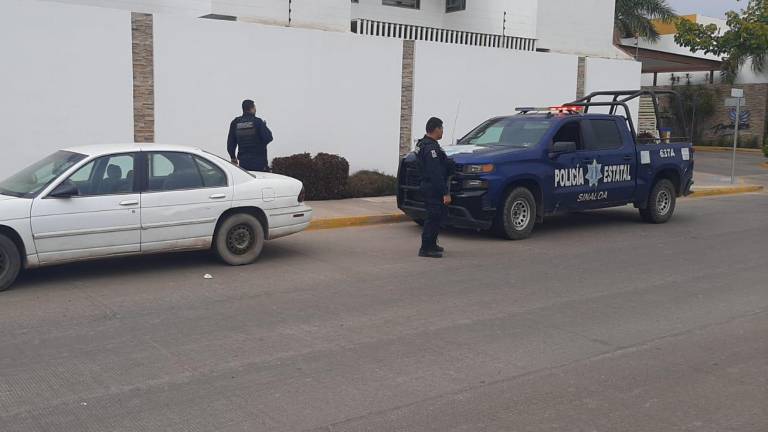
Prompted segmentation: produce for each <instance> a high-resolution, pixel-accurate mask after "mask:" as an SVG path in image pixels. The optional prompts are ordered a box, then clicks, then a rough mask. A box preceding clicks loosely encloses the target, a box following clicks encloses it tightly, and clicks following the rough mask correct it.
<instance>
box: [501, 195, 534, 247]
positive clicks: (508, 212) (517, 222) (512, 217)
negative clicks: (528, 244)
mask: <svg viewBox="0 0 768 432" xmlns="http://www.w3.org/2000/svg"><path fill="white" fill-rule="evenodd" d="M534 225H536V199H535V198H534V197H533V194H532V193H531V191H529V190H528V189H526V188H524V187H518V188H515V189H513V190H512V192H510V193H509V195H507V199H506V201H505V202H504V209H503V210H502V213H501V214H500V215H498V216H497V219H496V231H497V233H498V234H499V235H501V236H502V237H504V238H507V239H510V240H522V239H525V238H528V237H529V236H530V235H531V231H533V226H534Z"/></svg>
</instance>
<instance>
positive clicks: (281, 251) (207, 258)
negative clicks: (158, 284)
mask: <svg viewBox="0 0 768 432" xmlns="http://www.w3.org/2000/svg"><path fill="white" fill-rule="evenodd" d="M300 252H301V251H299V250H297V249H295V248H293V247H291V246H290V245H286V244H281V243H278V242H267V243H266V245H265V246H264V250H263V251H262V254H261V257H259V260H258V261H257V262H256V263H254V264H252V265H250V266H244V268H248V269H249V270H258V267H259V266H261V265H268V264H269V263H271V262H275V261H279V260H281V259H285V258H287V257H290V256H296V255H298V254H299V253H300ZM222 268H223V269H230V268H232V267H230V266H228V265H226V264H224V263H222V262H221V261H219V259H218V258H217V257H216V255H215V254H214V253H213V252H208V251H196V252H177V253H163V254H153V255H139V256H126V257H115V258H104V259H98V260H90V261H81V262H75V263H70V264H60V265H55V266H51V267H42V268H38V269H33V270H29V271H24V272H22V273H21V274H20V275H19V278H18V280H17V281H16V283H15V284H14V285H13V287H11V289H12V290H19V289H31V288H35V287H42V286H45V285H46V284H50V283H55V284H57V285H59V284H62V283H64V284H66V283H68V282H70V283H71V282H84V283H88V282H96V281H99V280H103V279H104V278H108V277H115V278H124V277H131V276H135V277H136V279H137V281H141V280H142V279H144V278H146V277H149V276H157V275H158V273H162V274H171V273H175V272H181V273H185V274H189V273H190V272H194V273H195V274H197V273H199V274H200V275H201V276H202V275H203V274H205V273H214V272H217V270H221V269H222Z"/></svg>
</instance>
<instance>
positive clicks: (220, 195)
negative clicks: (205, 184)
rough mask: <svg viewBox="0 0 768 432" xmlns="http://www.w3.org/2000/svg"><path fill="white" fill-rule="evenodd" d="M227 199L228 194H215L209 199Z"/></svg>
mask: <svg viewBox="0 0 768 432" xmlns="http://www.w3.org/2000/svg"><path fill="white" fill-rule="evenodd" d="M226 197H227V195H226V194H213V195H211V196H209V197H208V198H210V199H224V198H226Z"/></svg>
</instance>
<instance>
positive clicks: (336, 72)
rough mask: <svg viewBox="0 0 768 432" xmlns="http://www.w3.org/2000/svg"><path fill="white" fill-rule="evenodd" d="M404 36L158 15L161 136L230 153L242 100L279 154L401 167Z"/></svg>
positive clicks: (385, 168) (389, 168)
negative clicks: (250, 103) (252, 104)
mask: <svg viewBox="0 0 768 432" xmlns="http://www.w3.org/2000/svg"><path fill="white" fill-rule="evenodd" d="M401 47H402V42H401V41H399V40H390V39H383V38H367V37H361V36H358V35H352V34H343V33H335V32H323V31H316V30H304V29H286V28H280V27H270V26H261V25H257V24H244V23H233V22H220V21H210V20H189V19H181V18H174V17H168V16H157V17H156V19H155V91H156V95H155V101H156V132H157V141H158V142H167V143H177V144H184V145H194V146H200V147H202V148H204V149H207V150H210V151H212V152H214V153H216V154H219V155H226V138H227V131H228V127H229V123H230V121H231V120H232V118H234V117H235V116H236V115H239V114H240V102H241V101H242V100H243V99H245V98H250V99H253V100H255V101H256V104H257V109H258V111H259V114H258V115H260V116H262V117H263V118H264V119H266V120H267V122H268V125H269V126H270V128H271V129H272V131H273V132H274V135H275V142H274V143H272V144H271V145H270V147H269V154H270V157H275V156H285V155H290V154H294V153H301V152H310V153H313V154H314V153H318V152H327V153H338V154H340V155H342V156H344V157H346V158H347V159H348V160H349V162H350V165H351V169H352V170H353V171H354V170H359V169H378V170H382V171H385V172H389V173H394V172H395V171H396V168H397V160H398V142H399V130H400V129H399V124H400V86H401V78H400V76H401V68H402V48H401Z"/></svg>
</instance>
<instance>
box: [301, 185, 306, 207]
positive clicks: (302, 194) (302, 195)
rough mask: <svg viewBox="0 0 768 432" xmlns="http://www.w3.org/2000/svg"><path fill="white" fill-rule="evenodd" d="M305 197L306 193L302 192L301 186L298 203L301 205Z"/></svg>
mask: <svg viewBox="0 0 768 432" xmlns="http://www.w3.org/2000/svg"><path fill="white" fill-rule="evenodd" d="M306 195H307V193H306V191H305V190H304V186H302V187H301V192H299V202H300V203H303V202H304V198H305V197H306Z"/></svg>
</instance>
